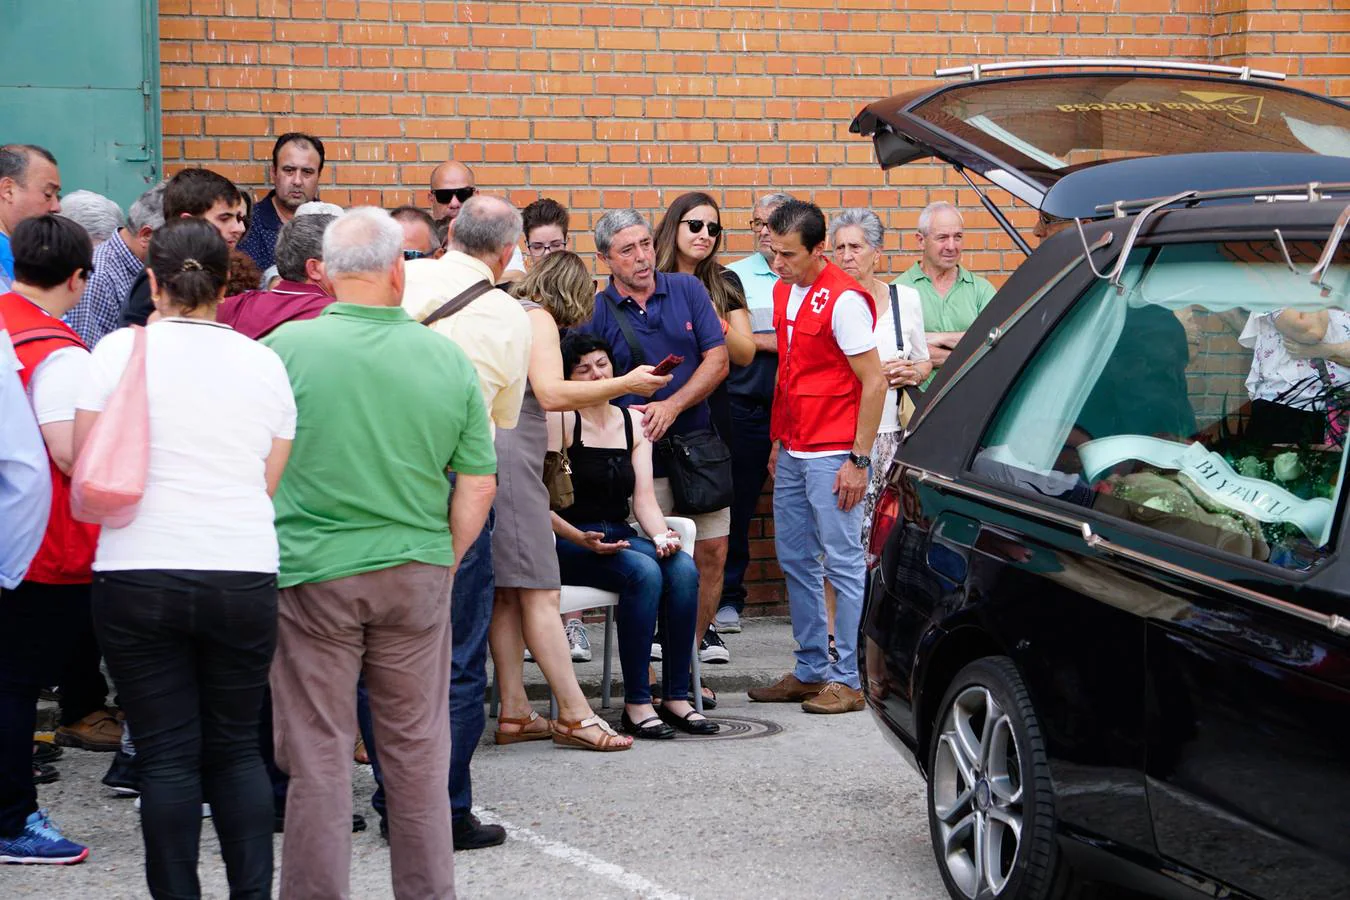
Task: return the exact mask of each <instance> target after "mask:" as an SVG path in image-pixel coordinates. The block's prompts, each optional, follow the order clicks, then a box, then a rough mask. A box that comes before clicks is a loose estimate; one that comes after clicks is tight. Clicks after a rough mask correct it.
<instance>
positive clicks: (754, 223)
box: [750, 219, 769, 231]
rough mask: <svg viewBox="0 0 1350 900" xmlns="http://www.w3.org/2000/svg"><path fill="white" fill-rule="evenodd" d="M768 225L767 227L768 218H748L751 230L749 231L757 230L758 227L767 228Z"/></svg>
mask: <svg viewBox="0 0 1350 900" xmlns="http://www.w3.org/2000/svg"><path fill="white" fill-rule="evenodd" d="M768 227H769V220H768V219H751V220H750V230H751V231H759V230H760V229H763V228H768Z"/></svg>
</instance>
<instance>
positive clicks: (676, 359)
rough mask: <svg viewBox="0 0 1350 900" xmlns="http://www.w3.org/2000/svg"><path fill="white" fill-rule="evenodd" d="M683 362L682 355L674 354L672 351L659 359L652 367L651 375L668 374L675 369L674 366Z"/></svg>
mask: <svg viewBox="0 0 1350 900" xmlns="http://www.w3.org/2000/svg"><path fill="white" fill-rule="evenodd" d="M682 362H684V357H683V356H676V355H675V354H674V353H672V354H670V355H669V356H667V357H666V358H665V359H663V360H661V361H660V362H659V363H657V364H656V366H655V367H654V368H653V369H652V374H653V375H669V374H670V373H671V372H673V371H674V370H675V367H676V366H678V365H679V364H680V363H682Z"/></svg>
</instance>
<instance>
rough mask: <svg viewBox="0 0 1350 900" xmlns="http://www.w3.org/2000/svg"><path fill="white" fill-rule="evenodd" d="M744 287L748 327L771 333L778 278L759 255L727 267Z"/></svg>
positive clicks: (754, 254) (752, 254)
mask: <svg viewBox="0 0 1350 900" xmlns="http://www.w3.org/2000/svg"><path fill="white" fill-rule="evenodd" d="M727 268H728V269H730V270H731V271H733V272H735V273H736V275H737V276H738V277H739V278H740V279H741V284H742V285H743V286H744V287H745V305H746V308H747V309H749V310H750V327H751V329H752V330H754V331H756V332H767V331H773V286H774V285H775V284H777V283H778V276H777V275H775V274H774V273H773V270H772V269H770V268H769V263H768V261H767V260H766V259H765V258H764V257H763V256H762V255H761V254H759V253H751V254H750V255H749V256H747V257H745V258H744V259H738V260H736V261H735V262H733V263H730V264H728V265H727Z"/></svg>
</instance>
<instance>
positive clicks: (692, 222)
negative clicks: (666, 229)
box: [680, 219, 722, 237]
mask: <svg viewBox="0 0 1350 900" xmlns="http://www.w3.org/2000/svg"><path fill="white" fill-rule="evenodd" d="M680 223H681V224H684V225H688V226H689V233H690V234H698V233H699V232H700V231H702V230H703V226H704V225H707V226H708V237H717V236H718V235H719V234H721V233H722V226H721V225H718V224H717V223H716V222H705V221H703V220H702V219H681V220H680Z"/></svg>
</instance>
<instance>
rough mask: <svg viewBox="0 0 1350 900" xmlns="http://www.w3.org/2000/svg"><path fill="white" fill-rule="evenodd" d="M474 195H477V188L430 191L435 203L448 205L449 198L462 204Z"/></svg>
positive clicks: (436, 189)
mask: <svg viewBox="0 0 1350 900" xmlns="http://www.w3.org/2000/svg"><path fill="white" fill-rule="evenodd" d="M476 193H478V188H476V187H462V188H435V189H433V190H432V192H431V195H432V196H433V197H435V198H436V202H437V203H449V202H450V200H451V198H454V199H455V200H458V201H459V202H460V203H463V202H464V201H465V200H468V199H469V198H470V197H472V196H473V195H474V194H476Z"/></svg>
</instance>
